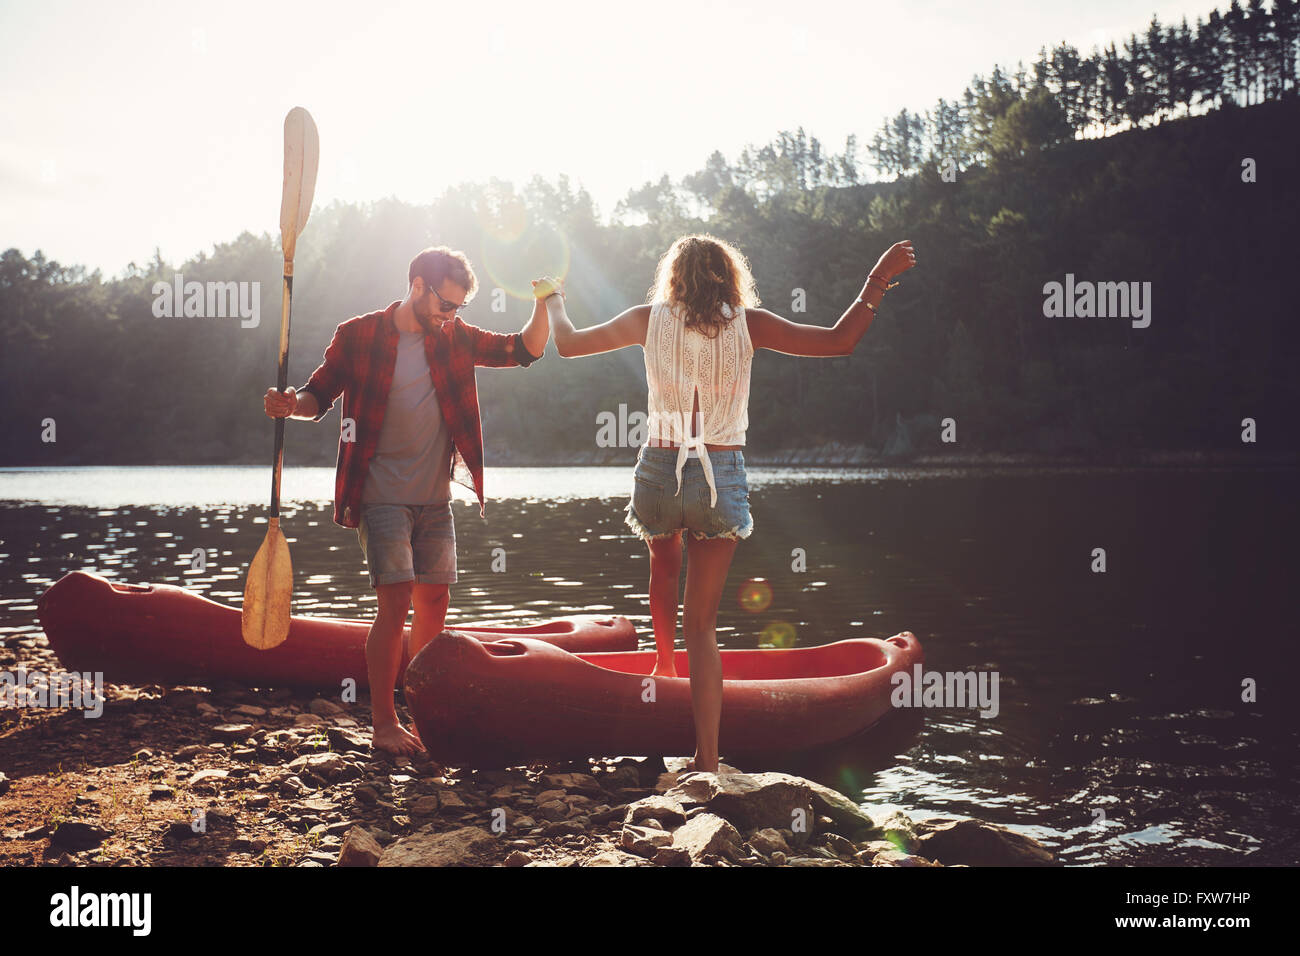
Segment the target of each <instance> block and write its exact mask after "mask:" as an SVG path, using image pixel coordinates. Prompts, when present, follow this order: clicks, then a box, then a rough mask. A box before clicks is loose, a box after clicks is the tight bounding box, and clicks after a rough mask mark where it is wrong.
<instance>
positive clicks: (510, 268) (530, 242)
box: [483, 223, 570, 300]
mask: <svg viewBox="0 0 1300 956" xmlns="http://www.w3.org/2000/svg"><path fill="white" fill-rule="evenodd" d="M569 260H570V250H569V241H568V239H566V238H565V236H564V233H562V232H560V231H559V230H557V229H555V228H554V227H552V226H549V225H546V224H543V223H529V224H527V225H525V226H524V227H523V228H522V229H521V230H519V231H518V232H517V233H515V232H513V231H511V232H503V233H501V234H500V235H498V234H496V233H494V232H492V231H489V232H488V233H487V234H485V235H484V236H483V266H484V269H485V270H486V272H487V274H488V277H489V278H490V279H491V283H492V285H494V286H496V287H497V288H501V289H504V290H505V291H506V294H507V295H510V296H512V297H514V298H516V299H526V300H531V299H532V298H533V286H532V280H533V279H536V278H539V277H541V276H553V277H554V278H556V279H563V278H565V277H566V276H567V275H568V273H569Z"/></svg>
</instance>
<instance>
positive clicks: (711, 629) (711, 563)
mask: <svg viewBox="0 0 1300 956" xmlns="http://www.w3.org/2000/svg"><path fill="white" fill-rule="evenodd" d="M738 543H739V542H738V540H737V539H736V538H727V537H717V538H705V539H703V540H699V539H696V538H695V537H694V536H690V537H688V538H687V539H686V600H685V609H684V611H683V618H684V620H683V624H682V631H683V633H684V634H685V636H686V654H687V659H688V660H689V661H690V667H691V706H692V708H693V710H694V712H695V769H696V770H700V771H705V772H708V773H717V771H718V725H719V723H720V722H721V721H722V658H721V657H720V656H719V654H718V634H717V624H718V603H719V602H720V601H721V600H722V589H723V587H725V586H726V583H727V571H728V569H729V568H730V567H731V558H732V555H734V554H735V552H736V545H737V544H738Z"/></svg>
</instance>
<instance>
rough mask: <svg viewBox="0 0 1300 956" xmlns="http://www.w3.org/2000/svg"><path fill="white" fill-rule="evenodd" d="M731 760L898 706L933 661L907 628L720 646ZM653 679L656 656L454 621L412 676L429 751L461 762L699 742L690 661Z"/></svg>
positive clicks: (412, 701) (690, 747)
mask: <svg viewBox="0 0 1300 956" xmlns="http://www.w3.org/2000/svg"><path fill="white" fill-rule="evenodd" d="M720 654H721V657H722V671H723V690H722V695H723V702H722V725H721V728H720V735H719V736H720V742H721V746H722V750H723V752H724V753H725V754H727V755H729V756H730V755H740V754H776V753H798V752H802V751H807V750H812V749H815V748H818V747H822V746H825V745H827V744H831V743H835V742H836V741H840V740H845V739H847V738H849V737H852V736H854V735H856V734H858V733H861V732H862V731H864V730H866V729H867V728H869V727H871V726H872V725H873V724H875V723H876V722H877V721H878V720H880V718H881V717H883V716H885V714H887V713H888V712H889V711H890V710H891V709H892V708H891V704H890V694H891V691H892V690H893V688H894V685H893V684H892V683H891V681H890V678H891V676H892V675H893V674H895V673H897V672H898V671H910V670H911V668H912V667H913V665H915V664H918V663H920V662H921V661H922V660H923V655H922V652H921V645H920V642H919V641H918V640H917V639H916V637H915V636H914V635H912V634H911V633H910V632H903V633H902V634H897V635H895V636H894V637H891V638H889V639H888V640H876V639H858V640H849V641H839V642H837V643H834V644H827V645H824V646H822V647H808V648H792V649H771V650H723V651H720ZM675 661H676V667H677V673H678V674H679V675H681V676H679V677H677V678H662V677H661V678H651V677H650V676H649V674H650V671H651V670H652V669H653V667H654V662H655V653H654V651H639V652H630V653H584V654H572V653H569V652H567V651H564V650H562V649H560V648H557V647H552V646H548V645H547V644H544V643H542V642H540V641H535V640H529V639H527V638H523V639H510V640H503V641H497V642H495V643H486V644H485V643H482V642H480V641H477V640H474V639H473V638H472V637H470V636H469V635H467V634H465V633H463V632H459V631H455V630H448V631H444V632H442V633H441V634H439V635H438V636H437V637H436V638H434V639H433V640H432V641H430V642H429V644H428V646H427V647H425V648H424V649H423V650H422V651H421V652H420V653H419V654H418V655H416V658H415V660H414V661H412V662H411V666H410V667H408V668H407V672H406V703H407V706H408V707H409V708H410V710H411V714H412V716H413V717H414V719H415V723H416V726H417V728H418V729H419V731H420V739H421V740H422V741H423V742H424V745H425V748H426V749H427V750H428V752H429V754H430V755H431V756H432V757H433V758H434V759H435V760H437V761H439V762H440V763H442V764H444V765H446V766H451V767H473V768H483V769H487V768H499V767H509V766H516V765H519V764H524V763H530V762H534V761H543V760H576V759H582V758H585V757H600V756H623V755H626V756H634V755H647V756H649V755H665V754H690V753H693V752H694V751H695V723H694V719H693V716H692V711H691V691H690V680H689V679H688V675H689V662H688V660H687V655H686V652H685V651H678V652H677V653H676V658H675Z"/></svg>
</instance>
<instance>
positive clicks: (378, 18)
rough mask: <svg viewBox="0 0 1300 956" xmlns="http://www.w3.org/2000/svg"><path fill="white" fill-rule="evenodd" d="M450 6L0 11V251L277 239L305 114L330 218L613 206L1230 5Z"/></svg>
mask: <svg viewBox="0 0 1300 956" xmlns="http://www.w3.org/2000/svg"><path fill="white" fill-rule="evenodd" d="M456 6H457V5H453V4H449V3H447V2H445V0H444V2H436V3H433V2H424V3H385V2H381V0H370V2H366V3H355V2H350V3H347V4H335V3H331V2H328V0H324V2H315V3H302V4H288V3H279V2H275V0H262V2H257V3H247V2H242V0H233V2H223V3H220V4H216V3H212V4H201V5H200V4H195V5H188V6H187V5H183V4H179V3H162V2H159V3H121V4H118V3H114V4H103V3H84V4H77V3H65V2H42V3H39V4H37V3H29V4H21V5H20V4H19V3H17V2H16V0H0V89H3V90H4V94H3V99H2V100H0V128H3V131H4V132H3V136H0V248H9V247H15V246H16V247H17V248H19V249H20V250H21V251H22V252H23V253H24V254H26V255H29V256H30V255H31V254H32V253H34V252H35V251H36V250H37V249H38V248H39V249H41V250H43V251H44V253H45V255H46V256H47V257H50V258H54V259H58V260H59V261H60V262H63V263H65V264H73V263H81V264H85V265H86V266H88V267H91V268H94V267H99V268H101V269H103V270H104V272H105V273H106V274H109V275H113V274H117V273H118V272H120V271H121V269H122V268H123V267H124V266H125V265H126V264H127V263H128V262H130V261H132V260H135V261H137V262H140V263H144V262H146V261H147V260H149V259H150V258H151V257H152V254H153V249H154V247H155V246H157V247H160V248H161V250H162V253H163V256H164V258H167V259H169V260H171V261H175V262H180V261H181V260H183V259H184V258H186V257H188V256H190V255H193V254H194V253H197V252H198V251H200V250H204V249H209V250H210V249H211V247H212V245H213V243H214V242H217V241H227V240H230V239H233V238H234V237H235V236H237V235H238V234H239V233H240V232H241V231H243V230H245V229H247V230H251V231H253V232H256V233H261V232H268V233H271V234H273V235H277V234H278V230H279V227H278V216H279V207H280V177H281V164H282V161H283V160H282V150H283V139H282V137H283V132H282V129H283V126H282V124H283V121H284V115H285V113H286V112H287V111H288V110H289V108H290V107H292V106H296V105H300V106H305V107H306V108H307V109H308V110H310V112H311V114H312V116H313V117H314V118H315V120H316V124H317V126H318V128H319V130H320V139H321V158H320V173H319V179H318V181H317V187H316V202H317V204H318V205H319V204H322V203H328V202H330V201H331V200H333V199H342V200H369V199H377V198H381V197H385V196H390V195H393V196H397V197H399V198H401V199H404V200H407V201H410V202H414V203H425V202H429V201H431V200H432V199H434V198H435V197H436V196H438V195H439V194H441V192H442V190H443V189H444V188H445V187H446V186H448V185H451V184H454V183H457V182H463V181H482V180H487V179H489V178H490V177H493V176H496V177H500V178H503V179H510V180H513V181H514V182H515V183H516V184H517V185H522V184H523V183H524V182H526V181H527V180H528V179H530V178H531V177H532V176H533V175H534V174H540V175H541V176H543V177H544V178H547V179H552V180H553V179H554V178H555V177H556V176H557V175H558V174H560V173H567V174H568V175H569V176H570V178H571V179H572V180H573V181H574V182H575V183H576V184H581V185H584V186H585V187H586V188H587V189H588V191H589V192H591V194H592V195H593V197H594V198H595V200H596V203H597V205H598V208H599V211H600V213H601V215H602V216H605V217H608V216H609V214H610V213H611V212H612V211H613V207H614V204H615V203H616V202H617V201H618V200H619V199H621V198H622V197H623V195H624V194H625V193H626V191H627V190H628V188H630V187H633V186H636V185H639V184H641V183H642V182H644V181H645V180H646V179H649V178H658V176H659V175H660V174H662V173H668V174H669V175H670V176H671V177H673V178H674V179H677V178H678V177H680V176H682V175H683V174H685V173H688V172H692V171H694V170H696V169H698V168H700V167H701V166H702V165H703V163H704V161H705V159H706V158H707V157H708V155H709V153H710V152H712V151H713V150H715V149H718V150H721V151H722V152H723V154H724V155H726V156H727V158H728V159H734V158H735V157H736V156H737V154H738V153H739V152H740V150H741V148H742V147H744V146H745V145H746V144H761V143H765V142H767V141H768V140H770V139H771V138H773V137H774V136H775V134H776V133H777V131H778V130H781V129H791V130H793V129H795V128H796V127H798V126H800V125H802V126H803V127H804V129H805V130H806V131H807V132H808V133H809V134H810V135H814V136H816V137H818V139H820V140H821V141H822V142H823V144H824V145H826V146H827V147H828V148H829V149H831V150H832V151H835V152H839V151H840V150H841V149H842V148H843V145H844V140H845V137H846V136H847V134H849V133H856V134H857V135H858V138H859V141H860V142H865V141H866V140H869V139H870V137H871V135H872V134H873V133H874V132H875V131H876V130H877V129H878V127H879V125H880V122H881V120H882V118H883V117H885V116H886V115H890V114H893V113H896V112H897V111H898V110H899V109H901V108H903V107H907V108H908V109H911V110H914V111H918V112H919V111H922V110H924V109H926V108H928V107H931V106H932V105H933V104H934V102H935V101H936V100H937V99H938V98H939V97H940V96H943V97H946V98H948V99H950V100H951V99H953V98H955V97H958V96H960V94H961V92H962V90H963V89H964V88H965V86H966V84H967V83H968V82H969V81H970V79H971V77H972V76H973V75H974V74H976V73H979V74H982V75H985V76H987V75H988V73H989V72H990V70H991V69H992V67H993V64H994V63H1001V64H1002V65H1004V66H1007V67H1011V68H1014V66H1015V63H1016V61H1017V60H1023V61H1024V62H1025V64H1026V66H1028V64H1029V63H1030V62H1031V61H1032V60H1033V59H1034V57H1035V56H1036V55H1037V52H1038V49H1039V48H1040V47H1041V46H1044V45H1046V46H1049V47H1050V46H1051V45H1052V44H1053V43H1055V42H1057V41H1060V40H1065V41H1067V42H1069V43H1073V44H1074V45H1075V46H1077V47H1079V48H1080V49H1081V50H1083V51H1085V52H1086V51H1089V50H1091V48H1092V47H1093V46H1094V45H1097V46H1101V45H1103V44H1104V43H1106V42H1108V41H1109V40H1110V39H1112V38H1113V39H1115V40H1116V42H1117V44H1118V43H1120V42H1121V41H1122V40H1124V39H1126V38H1127V37H1128V35H1129V34H1130V33H1132V32H1135V31H1136V32H1141V31H1143V30H1144V29H1145V27H1146V24H1147V23H1148V22H1149V21H1150V19H1151V16H1152V14H1153V13H1154V14H1157V15H1158V16H1159V17H1160V20H1161V22H1162V23H1166V24H1167V23H1171V22H1173V23H1176V22H1177V21H1178V20H1179V19H1180V18H1181V17H1182V16H1183V15H1186V16H1187V20H1188V23H1189V24H1193V25H1194V24H1195V22H1196V18H1197V17H1198V16H1202V17H1203V16H1205V15H1207V14H1208V13H1209V12H1210V10H1212V9H1214V6H1215V5H1214V4H1213V2H1212V0H1204V2H1201V3H1191V2H1162V0H1092V2H1090V3H1088V4H1087V5H1085V6H1083V7H1076V6H1075V5H1073V4H1065V3H1041V2H1023V3H1012V2H989V3H971V2H960V0H959V2H934V0H908V2H906V3H895V2H889V3H877V2H863V0H852V2H850V0H830V2H826V0H800V2H791V0H779V2H767V0H763V2H757V3H749V4H744V5H743V9H744V11H745V12H744V13H743V15H738V14H737V13H736V11H737V10H738V9H741V8H742V6H741V5H738V4H736V3H716V2H713V0H687V2H679V0H656V2H654V3H646V4H643V5H638V4H631V3H618V2H613V3H611V2H608V0H606V2H592V3H573V4H566V3H538V2H533V3H520V2H517V0H491V2H488V3H476V2H473V0H470V2H466V3H462V4H459V5H458V6H459V12H457V10H456V9H455V7H456ZM1218 6H1219V8H1220V9H1226V6H1227V4H1226V3H1219V4H1218ZM863 158H864V159H865V154H864V157H863ZM308 235H310V233H309V232H308ZM304 241H307V240H304Z"/></svg>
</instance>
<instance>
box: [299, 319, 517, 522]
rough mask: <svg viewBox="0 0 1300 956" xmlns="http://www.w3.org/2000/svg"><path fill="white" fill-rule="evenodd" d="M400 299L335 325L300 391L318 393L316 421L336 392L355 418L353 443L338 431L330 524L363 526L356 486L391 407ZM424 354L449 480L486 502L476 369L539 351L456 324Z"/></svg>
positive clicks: (439, 332)
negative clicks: (446, 436) (445, 434)
mask: <svg viewBox="0 0 1300 956" xmlns="http://www.w3.org/2000/svg"><path fill="white" fill-rule="evenodd" d="M400 304H401V303H400V302H394V303H393V304H392V305H390V306H389V307H388V308H386V309H383V310H382V311H379V312H371V313H368V314H367V315H359V316H357V317H356V318H354V319H348V320H347V321H346V322H343V323H341V324H340V325H339V327H338V328H337V329H335V330H334V338H333V340H331V342H330V344H329V347H328V348H326V349H325V360H324V361H323V362H322V363H321V365H320V367H319V368H317V369H316V371H314V372H312V374H311V378H310V379H309V380H308V382H307V384H306V385H303V386H302V387H301V388H299V389H298V391H299V392H311V393H312V394H313V395H315V396H316V401H317V403H318V404H319V405H320V412H319V414H317V415H316V418H315V420H316V421H320V420H321V419H322V418H323V417H324V416H325V414H326V412H328V411H329V410H330V409H331V408H333V407H334V402H335V400H336V399H337V398H338V397H339V395H340V394H342V395H343V418H344V419H352V421H354V422H355V423H356V431H355V434H354V436H353V437H354V440H353V441H344V440H343V436H344V431H343V429H342V428H340V430H339V453H338V464H337V466H336V470H335V474H334V522H335V523H336V524H339V525H342V526H343V527H345V528H356V527H358V526H359V525H360V523H361V491H362V488H363V487H364V486H365V481H366V475H367V474H368V472H369V469H370V459H371V458H372V457H373V456H374V454H375V449H376V448H377V447H378V445H379V431H380V428H381V427H382V426H383V423H384V412H385V410H386V409H387V407H388V392H389V388H390V387H391V386H392V383H393V368H394V366H395V365H396V363H397V341H398V333H397V326H396V325H395V324H394V322H393V313H394V312H396V311H397V307H398V305H400ZM424 354H425V357H426V358H427V359H428V361H429V372H430V376H431V377H432V379H433V387H434V389H435V390H436V391H437V395H438V407H439V408H440V409H441V410H442V417H443V419H444V420H445V421H446V422H447V427H448V429H449V431H450V433H451V478H452V480H453V481H455V482H457V483H458V484H461V485H464V486H465V487H466V488H468V489H469V490H470V491H472V492H474V494H475V495H476V496H477V497H478V503H479V516H480V517H483V516H485V514H486V507H487V506H486V504H485V502H484V500H483V431H482V424H481V422H480V419H479V409H478V389H477V387H476V385H475V381H474V368H475V366H478V365H485V366H489V367H491V368H505V367H508V366H514V365H519V366H528V365H531V364H532V363H533V362H535V361H537V359H538V358H540V357H541V356H534V355H531V354H529V352H528V349H526V348H525V347H524V340H523V334H522V333H519V332H516V333H514V334H505V333H501V332H490V331H488V330H487V329H481V328H479V327H478V326H474V325H469V324H467V323H465V322H463V321H461V318H460V316H456V317H455V318H454V319H450V320H448V321H446V322H444V323H443V324H442V325H441V326H439V327H438V328H437V329H435V330H434V331H433V332H432V333H430V334H428V335H425V337H424Z"/></svg>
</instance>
